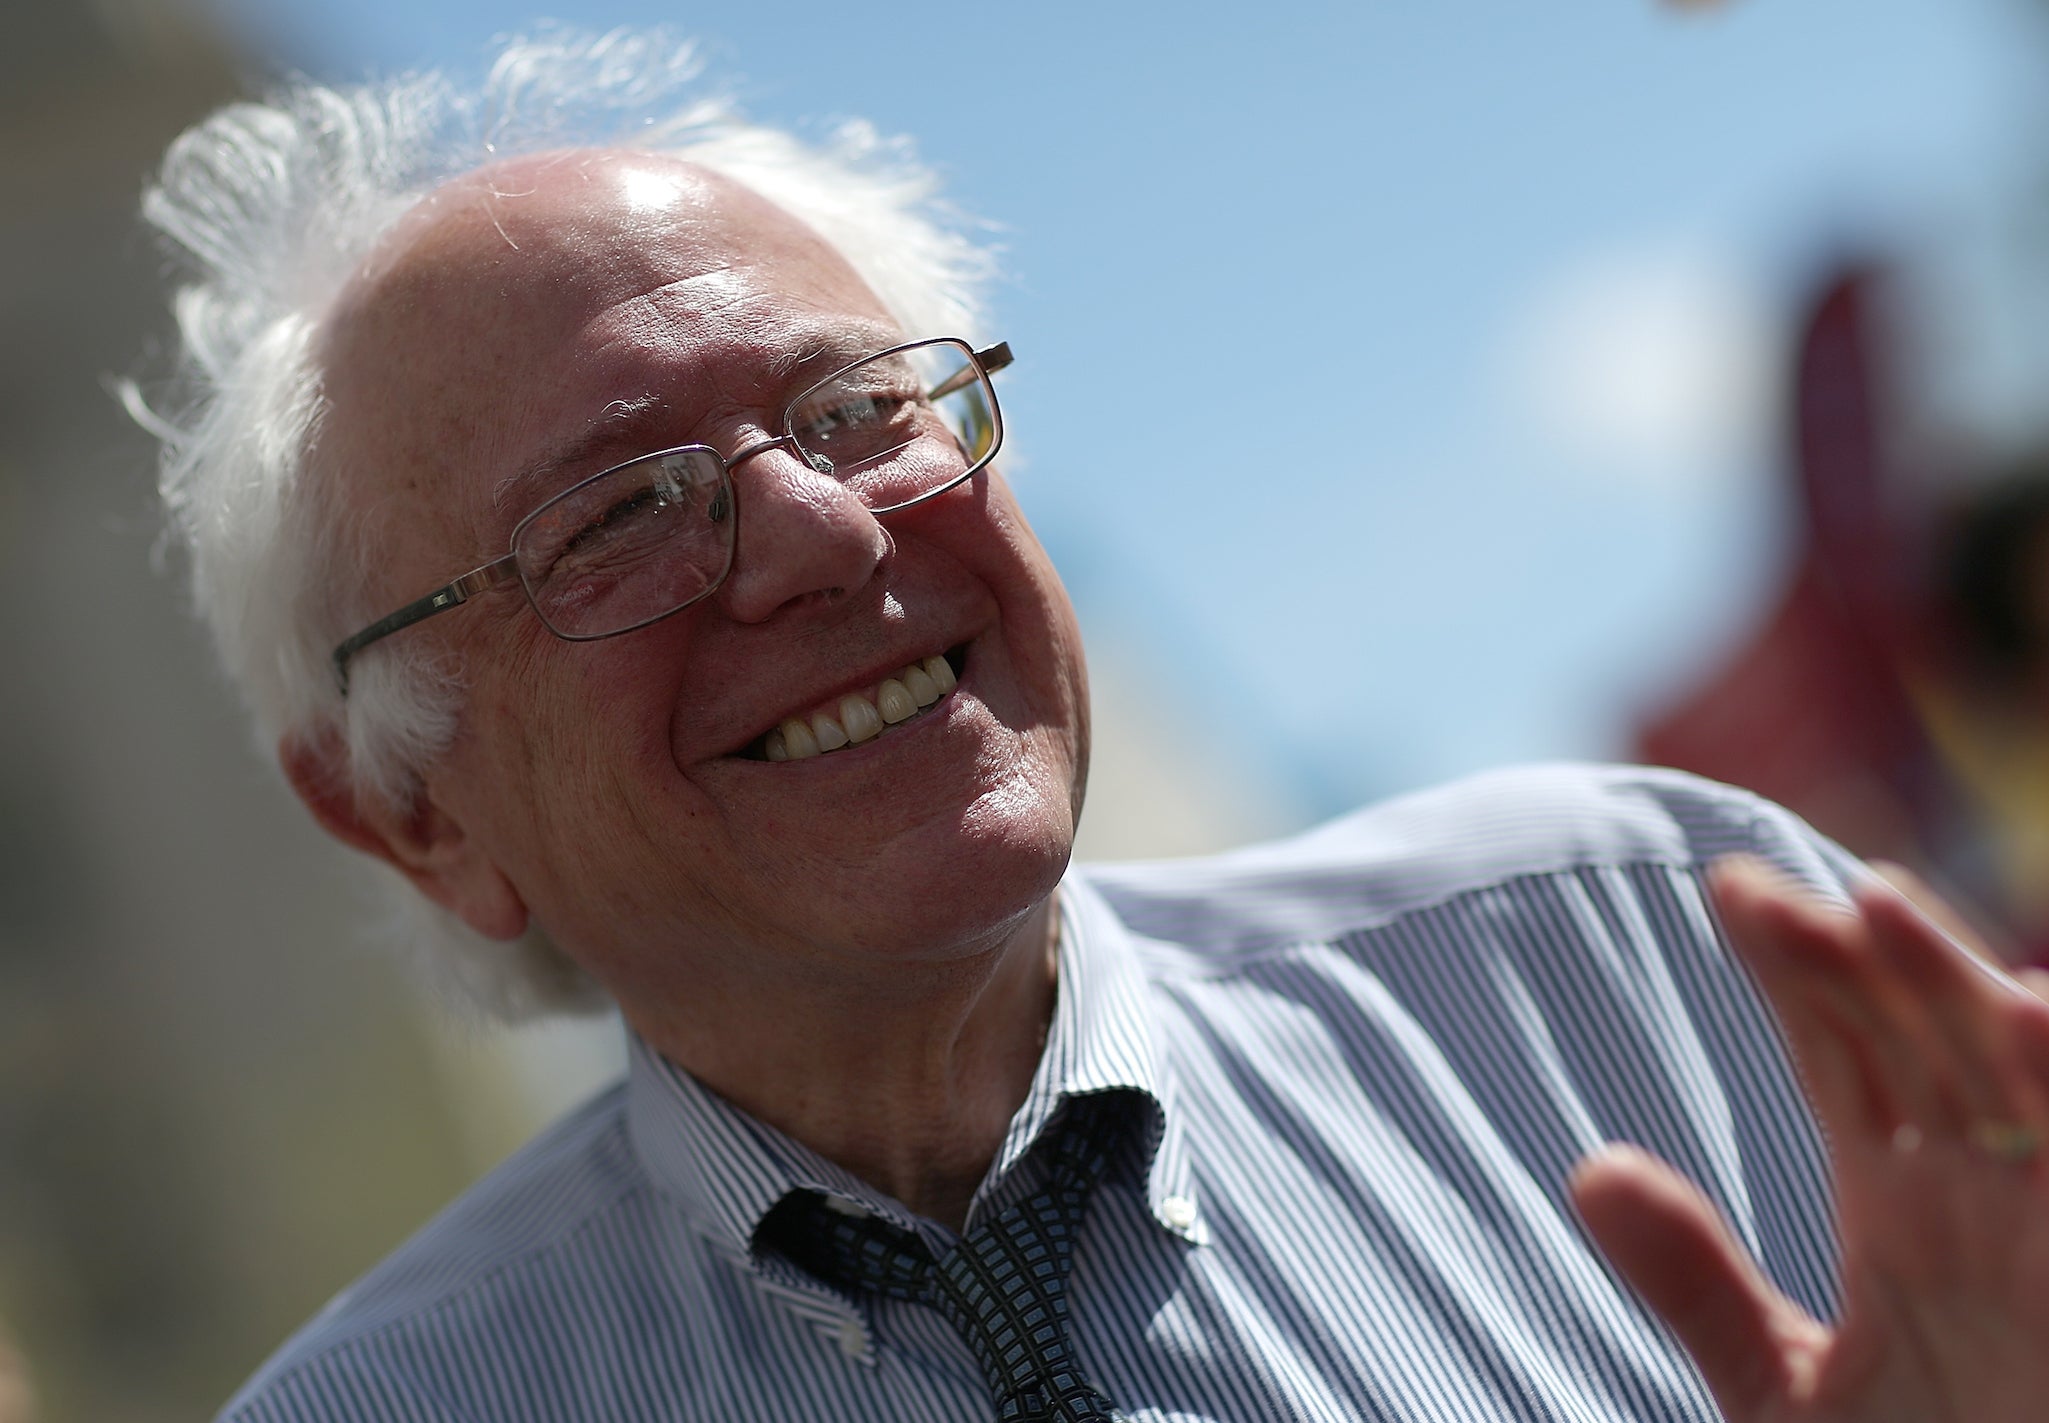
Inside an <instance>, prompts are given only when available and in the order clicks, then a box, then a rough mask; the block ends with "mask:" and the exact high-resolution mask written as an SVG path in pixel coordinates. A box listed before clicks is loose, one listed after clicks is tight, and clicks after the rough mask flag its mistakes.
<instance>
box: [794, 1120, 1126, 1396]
mask: <svg viewBox="0 0 2049 1423" xmlns="http://www.w3.org/2000/svg"><path fill="white" fill-rule="evenodd" d="M1123 1107H1124V1104H1123V1103H1122V1102H1121V1101H1120V1100H1117V1098H1116V1097H1115V1096H1107V1097H1106V1096H1101V1095H1097V1096H1088V1097H1074V1098H1070V1099H1069V1100H1068V1103H1067V1109H1066V1113H1065V1115H1064V1117H1063V1118H1062V1120H1061V1122H1060V1125H1059V1126H1058V1127H1057V1128H1056V1130H1055V1131H1054V1133H1053V1136H1052V1139H1051V1141H1050V1142H1049V1144H1048V1145H1047V1146H1046V1147H1044V1148H1043V1150H1044V1151H1045V1152H1046V1154H1047V1158H1048V1163H1049V1168H1050V1170H1049V1177H1048V1180H1047V1183H1046V1185H1045V1187H1044V1188H1043V1189H1041V1190H1040V1191H1039V1193H1038V1194H1037V1195H1035V1196H1033V1197H1031V1198H1030V1199H1029V1200H1025V1201H1021V1202H1019V1203H1018V1204H1017V1205H1014V1206H1012V1207H1011V1208H1010V1209H1008V1210H1006V1211H1004V1212H1003V1213H1002V1214H1001V1215H999V1216H997V1217H996V1218H995V1219H994V1220H990V1221H984V1222H983V1223H982V1224H980V1225H978V1226H976V1227H975V1228H974V1229H973V1230H971V1231H969V1232H968V1233H967V1235H966V1236H965V1237H963V1238H962V1239H961V1241H960V1243H959V1244H957V1245H956V1246H954V1248H953V1249H952V1250H950V1251H948V1252H947V1254H946V1256H945V1257H944V1258H943V1259H938V1260H935V1259H933V1257H932V1252H931V1251H930V1250H929V1249H927V1248H926V1246H925V1242H924V1241H922V1240H920V1239H919V1238H918V1237H917V1236H915V1235H913V1234H912V1233H911V1232H909V1231H907V1230H900V1229H898V1228H897V1227H896V1226H894V1225H891V1224H889V1223H888V1222H887V1221H884V1220H879V1219H877V1218H876V1217H874V1216H848V1215H844V1214H841V1213H840V1212H838V1211H835V1210H833V1209H831V1208H830V1207H828V1206H827V1205H826V1204H825V1197H824V1196H821V1195H820V1194H818V1193H817V1192H816V1191H792V1192H791V1193H790V1194H789V1195H787V1196H785V1197H783V1199H782V1200H781V1201H780V1202H778V1203H777V1205H776V1207H775V1209H774V1210H772V1211H770V1212H769V1214H768V1216H767V1217H766V1218H765V1219H763V1221H762V1223H761V1227H760V1230H759V1231H758V1236H759V1238H760V1239H761V1241H762V1242H763V1243H764V1244H771V1245H774V1246H775V1247H776V1248H777V1249H779V1250H781V1251H782V1252H783V1253H784V1254H785V1255H788V1256H789V1257H790V1258H791V1259H792V1260H794V1261H796V1262H797V1263H798V1264H799V1265H802V1266H803V1267H804V1268H805V1269H807V1270H809V1271H810V1272H811V1273H812V1274H814V1275H816V1276H817V1277H818V1278H819V1279H821V1280H825V1281H828V1282H830V1283H833V1284H837V1285H841V1286H852V1287H858V1288H861V1289H866V1290H872V1291H874V1292H876V1293H878V1294H886V1295H890V1296H892V1297H893V1298H896V1299H901V1300H911V1301H914V1302H917V1303H922V1304H929V1305H931V1306H932V1307H933V1308H935V1309H937V1310H938V1311H939V1312H940V1313H941V1314H942V1315H944V1316H945V1317H946V1320H947V1322H948V1323H950V1324H952V1325H953V1327H954V1328H955V1329H956V1330H958V1331H959V1332H960V1336H961V1337H962V1338H963V1339H965V1340H966V1341H967V1344H968V1347H969V1348H970V1349H972V1350H973V1351H974V1354H975V1358H976V1359H977V1360H979V1361H980V1362H981V1365H982V1373H983V1374H984V1375H985V1376H986V1377H987V1378H988V1380H989V1388H990V1391H991V1392H992V1393H994V1394H995V1396H996V1417H997V1420H998V1423H1111V1420H1113V1419H1115V1418H1116V1416H1117V1413H1116V1410H1115V1408H1113V1407H1112V1406H1111V1403H1110V1401H1109V1400H1108V1399H1106V1398H1104V1397H1103V1396H1102V1395H1101V1394H1100V1393H1097V1392H1096V1391H1095V1389H1093V1388H1091V1387H1090V1386H1089V1383H1088V1381H1087V1380H1086V1379H1084V1378H1083V1377H1082V1375H1081V1369H1080V1366H1079V1365H1077V1364H1076V1363H1075V1360H1074V1348H1073V1345H1072V1344H1071V1343H1070V1342H1069V1341H1068V1337H1067V1266H1068V1261H1069V1259H1070V1257H1071V1256H1072V1255H1073V1253H1074V1236H1075V1232H1076V1231H1077V1230H1078V1229H1079V1228H1080V1226H1081V1218H1082V1215H1083V1213H1084V1212H1086V1211H1087V1210H1088V1203H1089V1193H1090V1191H1091V1190H1093V1189H1094V1187H1095V1184H1096V1181H1097V1179H1098V1178H1099V1177H1100V1176H1101V1175H1102V1174H1103V1168H1104V1167H1105V1165H1107V1164H1108V1162H1109V1159H1110V1149H1111V1143H1112V1142H1113V1141H1114V1140H1115V1139H1116V1137H1117V1135H1118V1133H1119V1132H1120V1131H1121V1129H1122V1126H1123V1122H1124V1111H1123Z"/></svg>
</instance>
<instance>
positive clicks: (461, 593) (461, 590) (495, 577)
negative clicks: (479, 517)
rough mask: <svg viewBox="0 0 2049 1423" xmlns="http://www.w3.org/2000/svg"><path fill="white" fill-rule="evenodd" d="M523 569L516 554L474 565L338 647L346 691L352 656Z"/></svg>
mask: <svg viewBox="0 0 2049 1423" xmlns="http://www.w3.org/2000/svg"><path fill="white" fill-rule="evenodd" d="M518 576H519V572H518V570H517V569H516V568H514V567H513V555H511V554H509V553H508V554H506V555H505V556H504V557H503V558H494V559H492V560H491V561H490V562H489V563H487V564H485V565H484V566H483V567H481V568H472V569H471V570H470V571H469V572H468V573H465V574H463V576H462V577H460V578H458V579H456V580H455V581H454V582H453V583H450V584H448V585H447V586H445V587H441V588H436V589H435V590H434V591H433V592H431V593H429V594H428V595H427V596H426V597H424V598H420V599H418V600H416V601H414V602H411V603H408V604H406V605H405V606H404V607H403V608H400V609H399V610H398V611H397V612H395V613H393V614H391V616H389V617H384V618H379V619H378V620H377V621H376V622H374V623H372V624H370V626H368V627H366V628H364V629H363V630H362V631H361V632H359V633H357V634H356V635H355V636H354V637H352V638H350V639H349V640H348V641H347V642H345V643H343V644H342V645H341V646H340V647H337V648H336V649H335V650H334V675H335V680H336V681H338V682H340V683H341V689H342V695H343V696H347V695H348V694H349V659H350V658H352V657H354V656H355V655H356V654H357V653H359V652H361V651H362V650H363V649H364V648H366V647H368V646H369V645H370V644H371V643H373V642H376V641H378V640H380V639H382V638H387V637H390V636H391V635H392V634H393V633H395V632H398V631H400V630H401V629H403V628H409V627H411V626H412V625H413V624H414V623H417V622H420V621H423V620H424V619H427V618H431V617H433V616H434V615H435V614H436V613H439V612H445V611H447V610H448V609H449V608H454V607H460V606H461V605H462V604H464V603H467V602H468V601H469V600H470V599H472V598H474V597H476V596H477V594H479V593H485V592H489V591H490V590H491V589H493V588H496V587H497V586H498V585H499V584H501V583H505V582H508V581H510V580H511V579H514V578H517V577H518Z"/></svg>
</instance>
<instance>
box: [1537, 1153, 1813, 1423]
mask: <svg viewBox="0 0 2049 1423" xmlns="http://www.w3.org/2000/svg"><path fill="white" fill-rule="evenodd" d="M1571 1187H1572V1198H1573V1203H1574V1204H1575V1205H1577V1206H1578V1207H1579V1213H1580V1218H1581V1219H1582V1220H1583V1221H1585V1223H1586V1227H1587V1231H1588V1233H1589V1234H1590V1235H1592V1237H1593V1239H1594V1243H1595V1244H1596V1245H1597V1246H1599V1247H1600V1250H1601V1253H1602V1254H1604V1255H1606V1256H1607V1257H1608V1262H1609V1264H1611V1265H1613V1266H1614V1268H1615V1271H1616V1273H1617V1274H1619V1275H1621V1276H1622V1278H1623V1279H1624V1280H1626V1281H1628V1283H1629V1284H1630V1285H1631V1286H1632V1287H1633V1288H1634V1289H1635V1290H1636V1292H1637V1293H1638V1294H1640V1295H1642V1296H1643V1299H1644V1302H1645V1303H1646V1304H1648V1305H1649V1306H1650V1307H1651V1308H1652V1309H1653V1310H1654V1311H1656V1313H1657V1314H1658V1315H1659V1316H1660V1317H1661V1318H1662V1319H1663V1320H1664V1321H1665V1323H1666V1324H1668V1325H1670V1326H1671V1329H1672V1332H1673V1333H1674V1334H1676V1335H1678V1336H1679V1342H1680V1343H1681V1344H1683V1345H1685V1346H1686V1351H1687V1353H1689V1354H1691V1355H1692V1356H1693V1362H1694V1365H1695V1366H1696V1367H1697V1368H1699V1370H1700V1372H1701V1376H1702V1377H1703V1378H1705V1379H1706V1380H1707V1385H1708V1388H1709V1389H1710V1390H1712V1391H1713V1393H1714V1395H1715V1401H1716V1402H1717V1403H1719V1404H1720V1405H1721V1408H1722V1412H1723V1413H1725V1414H1726V1415H1728V1417H1729V1418H1730V1419H1731V1420H1732V1423H1742V1420H1745V1419H1751V1418H1756V1417H1759V1416H1760V1415H1762V1414H1763V1413H1764V1412H1765V1411H1766V1410H1768V1409H1771V1408H1773V1407H1776V1406H1779V1405H1782V1404H1784V1403H1785V1402H1786V1401H1787V1400H1788V1399H1789V1398H1790V1397H1792V1396H1794V1395H1795V1394H1796V1392H1798V1391H1799V1384H1800V1383H1801V1381H1802V1380H1803V1377H1804V1376H1805V1375H1806V1374H1807V1373H1808V1372H1809V1371H1810V1369H1811V1367H1812V1365H1813V1362H1814V1360H1815V1358H1816V1356H1818V1354H1819V1353H1820V1351H1821V1349H1822V1348H1823V1347H1824V1346H1825V1345H1826V1343H1827V1340H1828V1335H1827V1331H1826V1330H1824V1329H1823V1328H1822V1326H1821V1325H1819V1324H1817V1323H1815V1322H1814V1320H1813V1319H1811V1318H1809V1317H1808V1315H1807V1314H1806V1313H1805V1311H1803V1310H1802V1309H1801V1308H1800V1307H1799V1306H1798V1305H1796V1304H1794V1303H1793V1302H1792V1301H1791V1300H1789V1299H1787V1298H1786V1297H1785V1296H1784V1295H1782V1294H1780V1293H1779V1291H1778V1290H1777V1289H1776V1288H1775V1287H1774V1286H1773V1285H1772V1283H1771V1281H1769V1280H1767V1279H1766V1278H1765V1277H1764V1276H1763V1275H1762V1274H1761V1273H1760V1272H1759V1271H1758V1268H1757V1266H1756V1265H1755V1264H1754V1263H1752V1261H1751V1259H1750V1256H1749V1255H1748V1254H1747V1253H1746V1252H1745V1251H1744V1249H1743V1247H1742V1246H1741V1245H1740V1244H1739V1243H1738V1242H1737V1240H1736V1238H1735V1236H1734V1235H1733V1234H1732V1233H1731V1232H1730V1230H1729V1227H1728V1225H1727V1224H1726V1223H1725V1222H1724V1221H1723V1220H1722V1218H1721V1216H1720V1214H1719V1213H1718V1212H1717V1211H1716V1210H1715V1208H1714V1206H1713V1205H1712V1204H1711V1203H1710V1202H1709V1201H1708V1199H1707V1197H1705V1196H1703V1195H1702V1194H1701V1193H1700V1190H1699V1189H1698V1188H1697V1187H1696V1186H1694V1184H1693V1183H1692V1182H1690V1181H1688V1180H1687V1179H1686V1178H1685V1177H1683V1176H1681V1175H1680V1174H1679V1173H1678V1172H1676V1171H1674V1170H1673V1169H1672V1168H1671V1167H1670V1166H1667V1165H1666V1164H1665V1163H1664V1162H1662V1161H1660V1160H1658V1159H1657V1158H1656V1157H1655V1156H1652V1155H1650V1154H1649V1153H1647V1152H1644V1151H1641V1150H1638V1149H1637V1148H1635V1147H1631V1146H1610V1147H1607V1148H1605V1149H1604V1150H1602V1151H1599V1152H1596V1153H1595V1154H1594V1155H1592V1156H1589V1157H1588V1158H1587V1159H1586V1160H1584V1161H1582V1162H1580V1164H1579V1166H1578V1167H1577V1168H1576V1169H1575V1170H1574V1171H1573V1173H1572V1182H1571Z"/></svg>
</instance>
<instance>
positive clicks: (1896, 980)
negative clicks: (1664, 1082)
mask: <svg viewBox="0 0 2049 1423" xmlns="http://www.w3.org/2000/svg"><path fill="white" fill-rule="evenodd" d="M1712 881H1713V888H1714V892H1715V897H1716V900H1717V902H1718V903H1719V905H1720V907H1721V912H1722V917H1723V920H1724V922H1725V923H1726V925H1727V926H1728V929H1729V933H1730V936H1731V938H1732V939H1733V941H1734V942H1735V945H1736V948H1737V951H1738V953H1739V954H1740V955H1741V957H1742V958H1743V960H1744V961H1745V962H1746V963H1748V964H1749V965H1750V967H1751V970H1752V971H1753V972H1754V973H1755V974H1756V975H1757V979H1758V982H1759V984H1760V985H1761V986H1762V987H1763V989H1764V991H1765V993H1766V995H1767V996H1768V997H1769V998H1770V999H1771V1001H1772V1003H1773V1005H1774V1006H1775V1007H1776V1008H1777V1010H1778V1013H1779V1017H1780V1020H1781V1022H1782V1023H1783V1024H1784V1026H1785V1030H1786V1036H1787V1039H1788V1041H1789V1042H1790V1043H1791V1045H1792V1049H1793V1054H1794V1057H1795V1059H1796V1061H1797V1063H1798V1065H1799V1068H1800V1072H1801V1075H1802V1078H1803V1080H1804V1081H1805V1083H1806V1086H1807V1092H1808V1096H1809V1097H1810V1099H1811V1100H1812V1101H1813V1104H1814V1108H1815V1112H1816V1114H1817V1116H1818V1117H1819V1119H1820V1121H1821V1124H1822V1127H1823V1130H1824V1132H1825V1133H1826V1135H1827V1138H1828V1141H1829V1144H1830V1150H1831V1155H1832V1158H1833V1162H1834V1167H1835V1193H1836V1207H1837V1216H1838V1224H1839V1227H1840V1230H1841V1234H1842V1241H1841V1244H1842V1270H1843V1282H1842V1298H1841V1307H1840V1315H1841V1317H1840V1320H1839V1322H1838V1324H1837V1325H1836V1327H1835V1328H1833V1329H1831V1328H1829V1327H1827V1326H1825V1325H1823V1324H1821V1323H1819V1322H1817V1321H1816V1320H1814V1319H1813V1318H1811V1317H1810V1316H1809V1315H1807V1314H1806V1313H1805V1312H1804V1311H1803V1310H1801V1309H1800V1308H1799V1307H1798V1306H1797V1305H1795V1304H1794V1303H1793V1302H1792V1301H1790V1300H1788V1299H1787V1298H1786V1297H1785V1296H1784V1295H1783V1294H1781V1293H1780V1292H1779V1291H1778V1290H1777V1289H1776V1288H1775V1287H1774V1286H1773V1285H1772V1284H1771V1282H1770V1281H1768V1280H1767V1279H1765V1277H1764V1276H1763V1274H1762V1273H1761V1272H1759V1270H1758V1269H1757V1267H1756V1265H1755V1264H1754V1263H1753V1262H1752V1261H1751V1260H1750V1258H1749V1257H1748V1256H1747V1255H1746V1254H1745V1253H1744V1250H1743V1247H1742V1246H1741V1245H1740V1244H1739V1243H1738V1242H1737V1241H1736V1239H1735V1237H1734V1236H1733V1235H1732V1234H1731V1232H1730V1231H1729V1229H1728V1227H1727V1226H1726V1225H1725V1224H1724V1223H1723V1222H1722V1220H1721V1219H1720V1217H1719V1216H1718V1215H1717V1214H1716V1212H1715V1209H1714V1207H1713V1206H1712V1205H1711V1204H1710V1203H1709V1202H1708V1200H1707V1199H1706V1197H1704V1196H1703V1195H1702V1194H1701V1193H1700V1191H1699V1190H1698V1189H1697V1188H1696V1187H1694V1186H1693V1185H1692V1184H1691V1183H1690V1182H1688V1181H1686V1180H1685V1179H1684V1178H1683V1177H1681V1176H1680V1175H1679V1174H1678V1173H1677V1172H1675V1171H1673V1170H1672V1168H1670V1167H1669V1166H1667V1165H1665V1164H1664V1163H1663V1162H1661V1161H1658V1160H1657V1159H1655V1158H1653V1157H1651V1156H1649V1155H1646V1154H1645V1153H1643V1152H1641V1151H1638V1150H1635V1149H1633V1148H1629V1147H1612V1148H1609V1149H1608V1150H1606V1151H1603V1152H1601V1153H1599V1154H1597V1155H1595V1156H1592V1157H1589V1158H1588V1159H1587V1160H1586V1161H1584V1162H1582V1163H1581V1164H1580V1166H1579V1169H1578V1170H1577V1171H1575V1172H1574V1174H1573V1181H1572V1190H1573V1196H1574V1199H1575V1201H1576V1202H1577V1204H1578V1206H1579V1210H1580V1213H1581V1215H1582V1217H1583V1218H1584V1219H1585V1221H1586V1224H1587V1228H1588V1230H1589V1231H1590V1232H1591V1233H1592V1235H1593V1237H1594V1240H1595V1242H1596V1243H1597V1244H1598V1245H1599V1246H1600V1248H1601V1249H1602V1251H1603V1252H1604V1253H1605V1254H1606V1255H1607V1256H1608V1259H1609V1260H1610V1262H1611V1263H1612V1264H1613V1265H1614V1266H1615V1268H1616V1270H1617V1271H1618V1272H1619V1273H1620V1274H1621V1275H1622V1276H1623V1277H1624V1278H1625V1279H1627V1280H1628V1281H1629V1282H1630V1284H1631V1285H1633V1286H1634V1287H1635V1288H1636V1289H1637V1291H1638V1292H1639V1293H1641V1294H1642V1295H1643V1297H1644V1298H1645V1300H1646V1301H1647V1302H1648V1303H1649V1304H1650V1306H1651V1308H1653V1309H1654V1310H1656V1311H1657V1312H1658V1313H1659V1314H1660V1315H1661V1316H1663V1317H1664V1319H1665V1321H1666V1322H1667V1323H1668V1324H1669V1325H1670V1326H1671V1327H1672V1330H1673V1332H1674V1333H1676V1334H1677V1335H1678V1336H1679V1339H1680V1341H1681V1342H1682V1343H1683V1344H1684V1345H1685V1346H1686V1348H1687V1350H1688V1352H1689V1353H1691V1354H1692V1355H1693V1359H1694V1363H1695V1364H1696V1365H1697V1366H1698V1367H1699V1368H1700V1371H1701V1373H1702V1375H1703V1376H1704V1377H1705V1378H1706V1379H1707V1383H1708V1387H1709V1388H1710V1389H1712V1390H1713V1391H1714V1394H1715V1398H1716V1400H1717V1401H1718V1402H1719V1403H1720V1404H1721V1407H1722V1411H1723V1412H1724V1413H1725V1414H1727V1415H1728V1417H1729V1418H1730V1419H1731V1420H1732V1423H1889V1420H1895V1419H1896V1420H1900V1423H1909V1420H1911V1423H1935V1421H1936V1420H1950V1419H1954V1420H1957V1423H2023V1420H2037V1421H2038V1420H2040V1419H2042V1418H2044V1417H2049V1003H2045V1002H2043V1001H2042V1000H2041V999H2040V998H2038V997H2036V996H2035V995H2034V994H2031V993H2027V992H2024V991H2022V990H2021V989H2020V987H2019V986H2018V985H2016V984H2015V983H2013V981H2012V980H2010V979H2008V978H2006V977H2004V976H2003V975H2001V974H1999V973H1997V972H1996V971H1995V970H1992V969H1990V968H1988V967H1986V966H1984V965H1982V964H1980V963H1979V962H1977V961H1975V960H1974V959H1972V958H1971V957H1970V956H1969V955H1968V954H1967V953H1965V952H1964V951H1963V950H1962V949H1960V948H1958V947H1957V946H1956V945H1954V944H1953V943H1951V942H1950V941H1949V940H1948V939H1947V938H1945V937H1944V936H1943V934H1942V933H1941V931H1940V930H1938V929H1936V928H1935V927H1934V926H1933V925H1932V924H1931V923H1930V922H1929V921H1928V920H1927V919H1925V918H1923V917H1922V916H1921V915H1920V914H1919V913H1917V912H1916V911H1915V909H1914V908H1913V906H1912V905H1910V904H1909V903H1908V902H1907V901H1906V900H1905V899H1903V898H1902V897H1901V896H1900V895H1899V894H1897V893H1895V892H1894V891H1892V890H1890V889H1888V888H1885V887H1884V886H1882V885H1875V884H1874V885H1871V886H1868V887H1865V888H1862V889H1860V890H1859V891H1858V892H1857V896H1856V912H1855V913H1854V914H1843V913H1841V912H1839V911H1837V910H1835V909H1832V908H1830V907H1829V906H1827V905H1824V904H1822V903H1820V902H1819V901H1817V900H1815V899H1814V898H1813V897H1812V896H1811V895H1810V894H1809V893H1808V892H1807V891H1805V890H1803V889H1801V888H1800V887H1798V886H1796V885H1794V884H1793V883H1792V882H1790V881H1788V880H1786V879H1784V878H1782V877H1781V876H1779V875H1778V874H1777V873H1776V872H1774V871H1772V870H1770V869H1768V868H1767V867H1765V866H1763V865H1762V864H1760V863H1757V862H1755V861H1725V862H1723V863H1722V864H1720V865H1718V866H1716V868H1715V871H1714V873H1713V876H1712Z"/></svg>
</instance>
